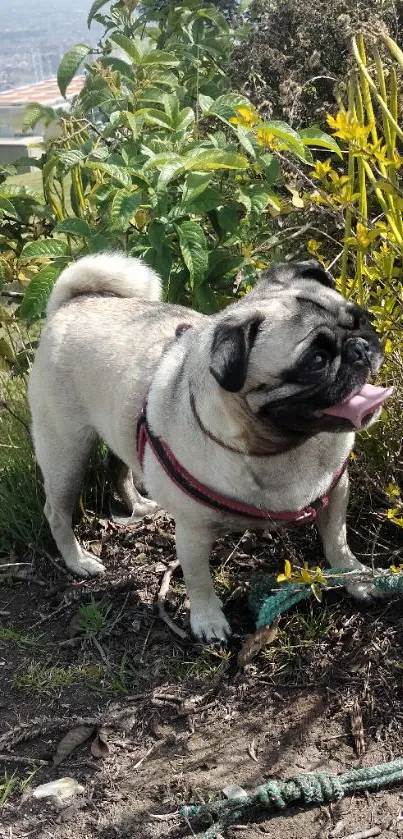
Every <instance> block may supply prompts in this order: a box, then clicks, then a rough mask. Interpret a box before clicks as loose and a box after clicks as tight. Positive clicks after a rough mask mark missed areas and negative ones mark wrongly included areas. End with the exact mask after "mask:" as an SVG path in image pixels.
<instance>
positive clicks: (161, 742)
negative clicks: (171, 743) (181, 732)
mask: <svg viewBox="0 0 403 839" xmlns="http://www.w3.org/2000/svg"><path fill="white" fill-rule="evenodd" d="M166 742H167V740H166V737H164V739H163V740H157V741H156V743H153V744H152V746H151V747H150V748H149V749H148V751H146V753H145V755H143V757H141V758H140V760H138V761H137V763H135V764H134V766H133V769H140V766H141V764H142V763H144V761H145V760H146V759H147V758H148V757H150V755H152V754H153V753H154V752H156V751H157V749H159V748H160V747H161V746H165V743H166Z"/></svg>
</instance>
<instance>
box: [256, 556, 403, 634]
mask: <svg viewBox="0 0 403 839" xmlns="http://www.w3.org/2000/svg"><path fill="white" fill-rule="evenodd" d="M346 576H347V577H348V582H353V578H352V576H351V572H350V573H349V572H348V571H346V569H333V568H332V570H331V572H329V573H328V574H327V579H328V580H329V582H331V585H332V586H343V585H345V584H346ZM365 580H368V582H370V583H371V584H372V585H374V586H375V587H376V588H379V589H380V590H381V591H384V592H385V594H388V595H389V596H390V597H396V596H402V595H403V574H393V575H392V574H390V573H388V572H386V571H379V576H376V577H374V578H372V577H371V576H369V575H365ZM360 581H361V580H360ZM273 589H278V582H277V580H276V578H275V577H272V576H269V575H263V576H260V577H256V578H255V581H254V582H253V584H252V587H251V593H250V597H249V606H250V608H251V609H252V612H253V613H254V614H255V615H256V628H257V629H260V628H261V627H262V626H271V624H272V623H274V622H275V621H276V620H277V618H278V617H279V615H282V614H284V612H288V610H289V609H291V608H292V607H293V606H295V605H296V604H297V603H299V602H300V601H302V600H307V599H308V598H309V597H311V596H312V591H311V588H310V586H309V585H307V586H301V585H300V584H299V583H287V584H286V585H284V586H282V587H281V589H279V590H277V591H275V592H274V593H272V594H268V592H270V591H273Z"/></svg>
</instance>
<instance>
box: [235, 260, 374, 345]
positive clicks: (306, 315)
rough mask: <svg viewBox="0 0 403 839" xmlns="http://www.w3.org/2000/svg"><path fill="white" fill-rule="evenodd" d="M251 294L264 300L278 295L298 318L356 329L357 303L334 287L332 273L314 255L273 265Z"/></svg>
mask: <svg viewBox="0 0 403 839" xmlns="http://www.w3.org/2000/svg"><path fill="white" fill-rule="evenodd" d="M248 298H249V299H250V298H255V299H256V301H257V300H258V299H260V301H261V302H262V303H263V301H264V300H267V299H270V300H275V299H277V300H278V301H279V302H280V301H281V304H282V309H283V311H284V310H287V314H288V315H289V317H290V318H291V319H292V320H294V319H295V320H297V321H298V322H301V320H309V319H310V316H314V317H315V318H316V320H317V319H318V317H319V319H320V320H322V321H326V320H327V321H332V323H333V325H335V326H339V327H340V328H342V329H354V328H355V327H356V324H357V317H358V307H356V306H355V305H354V304H353V303H349V302H348V301H346V300H345V299H344V298H343V297H342V296H341V295H340V294H338V292H336V291H335V285H334V280H333V278H332V276H331V275H330V274H329V273H328V271H326V270H325V268H324V267H323V266H322V265H321V264H320V263H319V262H317V261H316V260H314V259H311V260H307V261H306V262H290V263H281V264H277V265H271V266H270V268H268V269H266V271H263V273H262V274H261V275H260V278H259V281H258V283H257V284H256V286H255V287H254V289H253V290H252V292H250V293H249V294H248ZM284 314H285V311H284Z"/></svg>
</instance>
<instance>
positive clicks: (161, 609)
mask: <svg viewBox="0 0 403 839" xmlns="http://www.w3.org/2000/svg"><path fill="white" fill-rule="evenodd" d="M177 568H179V560H178V559H174V560H172V562H170V563H169V565H168V568H167V570H166V571H165V574H164V576H163V578H162V583H161V588H160V590H159V592H158V599H157V603H158V614H159V616H160V618H161V620H163V621H164V623H166V625H167V626H168V627H169V629H170V630H171V632H173V633H174V635H176V636H177V637H178V638H181V640H182V641H184V640H186V639H187V638H188V634H187V632H185V631H184V630H183V629H180V627H179V626H177V625H176V623H174V621H173V620H172V618H170V617H169V615H168V614H167V612H166V610H165V606H164V603H165V598H166V596H167V594H168V590H169V586H170V582H171V579H172V575H173V574H174V572H175V571H176V569H177Z"/></svg>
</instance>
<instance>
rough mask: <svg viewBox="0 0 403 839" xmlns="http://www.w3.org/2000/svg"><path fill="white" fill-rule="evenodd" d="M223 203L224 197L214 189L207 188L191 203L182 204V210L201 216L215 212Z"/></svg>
mask: <svg viewBox="0 0 403 839" xmlns="http://www.w3.org/2000/svg"><path fill="white" fill-rule="evenodd" d="M222 202H223V196H222V195H221V193H220V192H219V191H218V189H215V188H214V187H207V189H205V190H203V192H201V193H200V194H198V195H196V196H195V197H194V198H193V199H192V200H191V201H189V202H187V203H184V202H182V209H183V210H185V211H187V212H188V213H193V214H199V213H209V212H211V210H215V209H216V208H217V207H219V206H220V204H222Z"/></svg>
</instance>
